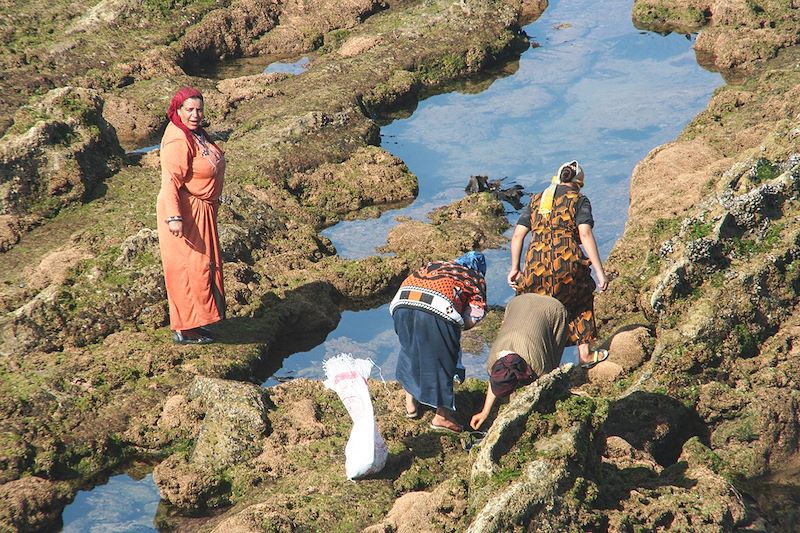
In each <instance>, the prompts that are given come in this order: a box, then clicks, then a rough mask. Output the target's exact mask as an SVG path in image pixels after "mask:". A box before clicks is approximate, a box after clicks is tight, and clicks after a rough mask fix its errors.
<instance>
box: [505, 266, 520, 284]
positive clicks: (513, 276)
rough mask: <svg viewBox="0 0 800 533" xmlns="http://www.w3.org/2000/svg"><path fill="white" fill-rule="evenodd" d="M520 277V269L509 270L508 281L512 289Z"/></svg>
mask: <svg viewBox="0 0 800 533" xmlns="http://www.w3.org/2000/svg"><path fill="white" fill-rule="evenodd" d="M518 277H519V269H518V268H512V269H511V270H509V271H508V278H507V279H508V284H509V285H510V286H511V287H514V286H515V285H516V284H517V278H518Z"/></svg>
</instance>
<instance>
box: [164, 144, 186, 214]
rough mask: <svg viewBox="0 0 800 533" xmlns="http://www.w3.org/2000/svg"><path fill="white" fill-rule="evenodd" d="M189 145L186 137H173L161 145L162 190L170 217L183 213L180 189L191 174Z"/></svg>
mask: <svg viewBox="0 0 800 533" xmlns="http://www.w3.org/2000/svg"><path fill="white" fill-rule="evenodd" d="M189 157H190V155H189V146H188V145H187V144H186V139H182V138H177V137H173V138H172V139H167V140H165V142H164V143H163V144H162V146H161V192H162V195H163V197H164V198H165V201H166V204H165V205H166V208H167V209H166V213H167V216H168V217H171V216H177V215H181V210H180V207H179V205H180V204H179V202H178V189H180V188H181V186H182V185H183V184H184V183H185V182H186V177H187V176H188V174H189Z"/></svg>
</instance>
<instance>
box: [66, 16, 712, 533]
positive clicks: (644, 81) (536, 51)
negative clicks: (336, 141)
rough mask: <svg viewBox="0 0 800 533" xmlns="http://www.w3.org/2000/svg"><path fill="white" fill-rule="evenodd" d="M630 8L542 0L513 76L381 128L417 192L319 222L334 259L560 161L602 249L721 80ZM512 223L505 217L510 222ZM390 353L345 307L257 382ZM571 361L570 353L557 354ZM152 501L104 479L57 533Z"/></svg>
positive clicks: (385, 315)
mask: <svg viewBox="0 0 800 533" xmlns="http://www.w3.org/2000/svg"><path fill="white" fill-rule="evenodd" d="M631 8H632V2H631V1H630V0H625V1H623V0H607V1H605V2H592V1H589V0H583V1H572V2H566V1H551V3H550V7H549V8H548V9H547V11H546V12H545V14H544V16H543V17H542V18H540V19H539V20H538V21H536V22H534V23H532V24H530V25H528V26H527V27H526V28H525V31H526V32H527V33H528V35H529V36H530V38H531V41H536V42H538V43H539V44H540V45H541V46H540V47H537V48H531V49H529V50H527V51H526V52H525V53H524V54H523V55H522V57H521V58H520V60H519V64H518V68H517V69H516V71H515V72H514V73H513V74H512V75H510V76H506V77H502V78H500V79H497V80H495V81H493V82H474V81H473V82H468V83H464V84H463V85H462V86H461V88H460V89H459V90H457V91H455V92H451V93H447V94H442V95H437V96H433V97H430V98H428V99H426V100H424V101H423V102H421V103H420V104H419V105H418V106H417V108H416V109H415V110H414V112H413V114H411V116H409V117H408V118H403V119H399V120H395V121H394V122H392V123H391V124H389V125H387V126H385V127H383V128H382V136H383V147H384V148H385V149H387V150H389V151H390V152H392V153H394V154H395V155H397V156H398V157H400V158H402V159H403V160H404V161H405V162H406V164H407V165H408V166H409V168H410V169H411V171H412V172H414V173H415V174H416V175H417V177H418V178H419V187H420V193H419V197H418V198H417V200H416V201H415V202H413V203H412V204H411V205H410V206H408V207H405V208H403V209H397V210H393V211H389V212H387V213H385V214H384V215H383V216H381V217H380V218H379V219H370V220H365V221H350V222H343V223H341V224H337V225H336V226H333V227H331V228H328V229H327V230H326V231H325V232H324V234H325V235H326V236H328V237H329V238H330V239H331V240H332V241H333V242H334V243H335V245H336V247H337V250H338V252H339V254H340V255H342V256H344V257H349V258H355V257H364V256H367V255H370V254H373V253H374V249H375V247H377V246H380V245H382V244H384V242H385V240H386V234H387V232H388V230H389V229H390V228H391V227H392V226H393V225H394V223H395V222H394V217H396V216H398V215H403V216H408V217H412V218H417V219H425V217H426V214H427V213H428V212H429V211H430V210H431V209H433V208H435V207H439V206H442V205H445V204H448V203H450V202H452V201H454V200H457V199H459V198H461V197H463V195H464V187H465V186H466V184H467V180H468V178H469V176H471V175H474V174H485V175H488V176H489V177H490V179H499V178H503V177H507V178H508V179H507V180H506V181H507V183H509V184H511V183H519V184H520V185H523V186H524V187H525V189H526V191H528V192H533V191H537V190H540V189H542V188H544V187H545V186H546V185H547V183H548V181H549V178H550V176H551V175H552V174H553V173H554V172H555V171H556V169H557V168H558V166H559V165H560V164H561V163H562V162H563V161H565V160H569V159H578V160H579V161H580V162H581V164H582V166H583V167H584V169H585V172H586V186H585V187H584V192H585V193H586V194H587V196H589V198H590V199H591V200H592V207H593V211H594V216H595V220H596V225H595V236H596V238H597V242H598V246H599V248H600V251H601V255H602V256H603V257H605V256H606V255H607V254H608V252H609V251H610V249H611V247H612V246H613V244H614V242H615V241H616V240H617V238H619V236H620V235H621V234H622V231H623V229H624V226H625V220H626V216H627V206H628V184H629V177H630V174H631V171H632V170H633V167H634V166H635V165H636V163H637V162H638V161H640V160H641V159H642V158H643V157H644V156H645V155H646V154H647V153H648V152H649V151H650V150H651V149H652V148H654V147H656V146H658V145H660V144H664V143H666V142H668V141H671V140H673V139H674V138H675V137H677V135H678V134H679V133H680V131H681V130H682V129H683V128H684V126H685V125H686V124H687V123H688V121H689V120H691V119H692V117H694V116H695V115H696V114H697V113H698V112H700V111H701V110H702V109H703V108H704V107H705V106H706V104H707V102H708V99H709V97H710V95H711V93H712V91H713V89H714V88H715V87H717V86H718V85H720V84H721V83H722V79H721V77H720V76H719V75H718V74H714V73H709V72H706V71H704V70H702V69H701V68H700V67H699V66H698V65H697V62H696V61H695V56H694V52H693V51H692V48H691V42H690V41H689V40H687V39H686V37H685V36H683V35H668V36H661V35H658V34H653V33H644V32H640V31H638V30H637V29H636V28H634V27H633V26H632V24H631V22H630V20H631V17H630V13H631ZM237 69H238V70H237ZM263 69H264V60H263V59H259V58H250V59H247V60H239V61H238V63H237V64H232V65H225V66H223V67H221V68H218V69H216V70H215V71H214V72H213V73H207V75H209V76H210V77H216V78H220V77H233V76H241V75H246V74H255V73H258V72H260V71H262V70H263ZM251 71H252V72H251ZM484 86H486V87H487V88H486V89H485V90H482V91H481V92H476V88H477V87H480V88H482V87H484ZM507 207H508V209H509V210H511V207H510V206H507ZM516 218H517V215H516V213H514V212H510V214H509V219H510V221H511V222H512V223H514V222H516ZM487 258H488V264H489V270H488V272H487V285H488V297H489V302H490V303H492V304H504V303H505V302H506V301H507V300H508V299H509V298H510V297H511V296H513V293H512V291H511V289H510V288H508V286H507V285H506V283H505V275H506V271H507V269H508V264H509V258H508V250H507V249H504V250H489V251H487ZM398 351H399V345H398V342H397V338H396V336H395V334H394V330H393V327H392V321H391V318H390V316H389V312H388V304H387V305H383V306H381V307H378V308H375V309H370V310H366V311H345V312H343V313H342V317H341V320H340V322H339V325H338V327H337V328H336V329H335V330H334V331H332V332H331V333H329V334H328V336H327V338H326V340H325V341H324V342H323V343H322V344H320V345H319V346H317V347H315V348H313V349H311V350H309V351H305V352H298V353H295V354H294V355H291V356H289V357H287V358H286V359H285V360H284V361H283V366H282V368H281V369H280V370H279V371H278V372H276V373H275V375H274V376H273V377H271V378H269V379H267V380H266V381H265V383H264V385H266V386H271V385H274V384H276V383H278V382H279V381H282V380H285V379H291V378H295V377H306V378H313V379H319V378H322V377H323V372H322V361H323V360H324V359H325V358H326V357H329V356H332V355H336V354H339V353H341V352H348V353H352V354H353V355H354V356H355V357H360V358H370V359H372V360H373V361H374V362H375V363H376V370H374V371H373V375H372V377H373V378H380V377H383V378H384V379H387V380H388V379H393V378H394V368H395V365H396V361H397V354H398ZM485 351H486V350H484V352H483V353H480V354H471V353H465V354H464V357H463V362H464V366H465V367H466V368H467V376H468V377H481V378H483V377H484V372H485V371H484V369H483V364H484V361H485V357H486V353H485ZM574 359H575V352H574V349H572V350H570V351H568V352H567V353H566V354H565V358H564V361H565V362H566V361H569V360H573V361H574ZM157 504H158V492H157V490H156V489H155V487H154V486H153V481H152V476H150V475H148V476H145V477H143V478H141V479H140V480H138V481H136V480H134V479H132V478H130V477H129V476H127V475H126V474H121V475H119V476H114V477H112V478H111V479H110V480H109V482H108V483H107V484H105V485H102V486H99V487H96V488H95V489H93V490H92V491H88V492H80V493H79V494H78V496H77V497H76V499H75V501H74V502H73V503H72V504H71V505H69V506H68V507H67V509H66V510H65V512H64V531H115V532H119V531H131V532H133V531H136V532H138V531H152V530H154V529H153V525H152V524H153V517H154V515H155V510H156V506H157Z"/></svg>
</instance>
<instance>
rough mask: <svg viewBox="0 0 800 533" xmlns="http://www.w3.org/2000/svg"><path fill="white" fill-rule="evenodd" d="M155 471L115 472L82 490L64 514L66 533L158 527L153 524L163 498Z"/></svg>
mask: <svg viewBox="0 0 800 533" xmlns="http://www.w3.org/2000/svg"><path fill="white" fill-rule="evenodd" d="M159 499H160V498H159V495H158V489H157V488H156V486H155V483H154V482H153V475H152V474H147V475H145V476H144V477H142V478H140V479H134V478H132V477H131V476H130V475H128V474H119V475H116V476H112V477H110V478H109V479H108V482H107V483H105V484H103V485H98V486H97V487H94V488H93V489H92V490H89V491H80V492H78V494H77V495H76V496H75V500H74V501H73V502H72V503H71V504H70V505H68V506H67V507H66V509H64V514H63V515H62V521H63V524H64V525H63V529H62V531H63V532H64V533H101V532H102V533H106V532H111V531H113V532H115V533H117V532H123V531H124V532H128V533H140V532H144V531H157V529H156V528H155V527H154V525H153V517H154V516H155V514H156V509H157V508H158V502H159Z"/></svg>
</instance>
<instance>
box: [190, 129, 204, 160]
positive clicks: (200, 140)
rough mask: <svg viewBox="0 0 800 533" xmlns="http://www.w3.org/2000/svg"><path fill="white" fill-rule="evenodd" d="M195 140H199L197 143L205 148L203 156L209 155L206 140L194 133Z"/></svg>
mask: <svg viewBox="0 0 800 533" xmlns="http://www.w3.org/2000/svg"><path fill="white" fill-rule="evenodd" d="M192 134H193V135H194V138H195V139H197V143H198V144H199V145H200V146H201V147H202V148H203V155H204V156H207V155H208V144H206V140H205V139H204V138H203V136H202V135H200V134H198V133H195V132H192Z"/></svg>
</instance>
